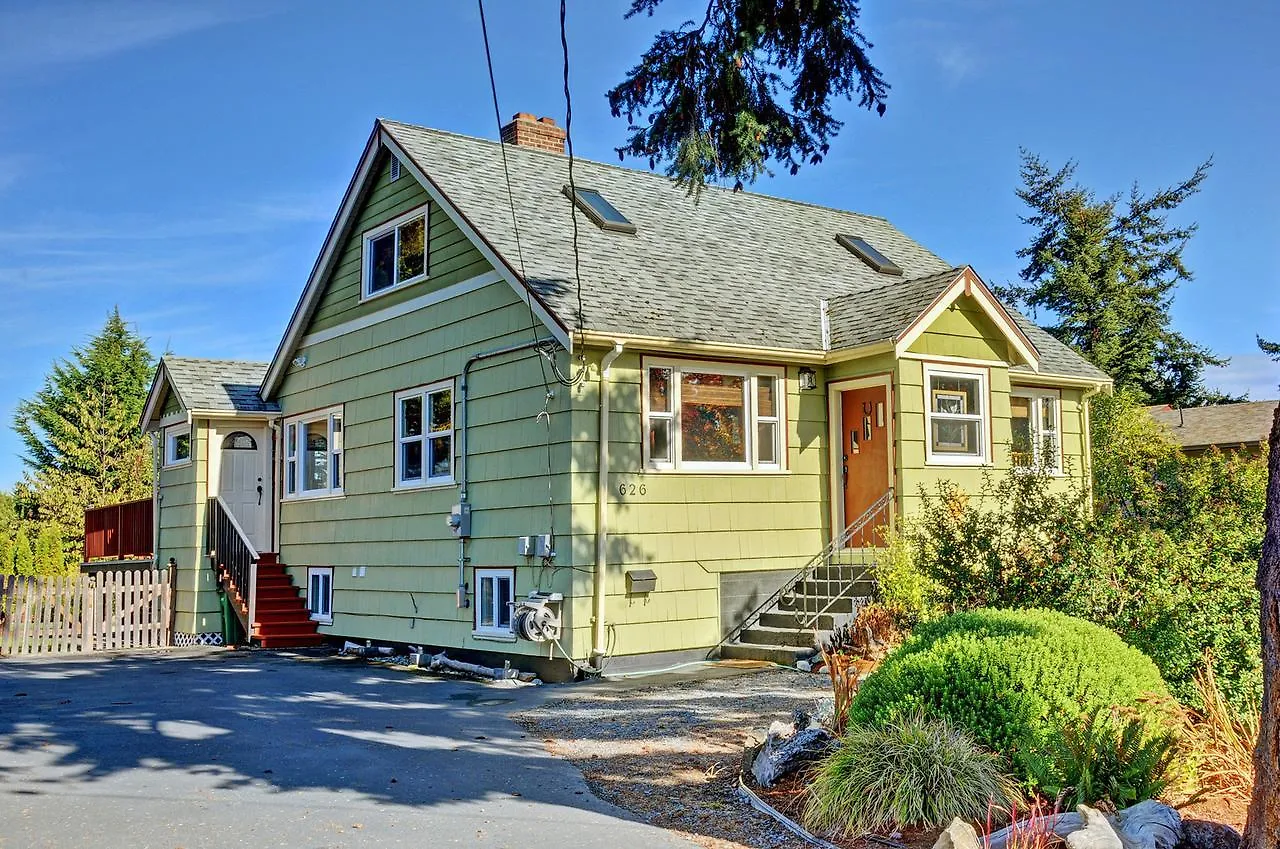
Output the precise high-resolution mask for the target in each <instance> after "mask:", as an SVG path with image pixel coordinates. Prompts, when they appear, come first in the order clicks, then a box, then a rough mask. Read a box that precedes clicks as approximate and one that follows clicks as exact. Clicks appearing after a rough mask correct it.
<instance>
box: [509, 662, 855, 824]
mask: <svg viewBox="0 0 1280 849" xmlns="http://www.w3.org/2000/svg"><path fill="white" fill-rule="evenodd" d="M829 693H830V682H829V680H828V679H827V677H826V676H825V675H813V674H810V673H804V672H798V671H796V670H792V669H780V668H766V669H761V670H758V671H751V672H743V673H739V674H734V675H732V676H729V677H717V678H711V679H705V678H704V679H702V680H684V681H680V682H677V683H668V684H662V685H645V684H643V683H639V682H627V683H622V682H603V683H600V684H594V685H588V686H583V687H580V688H577V689H576V690H575V691H574V692H573V695H572V696H570V697H568V698H565V699H561V700H558V701H553V702H547V703H544V704H543V705H541V706H539V707H537V708H535V709H532V710H529V711H526V712H524V713H522V714H519V715H517V716H515V717H513V718H514V719H515V721H516V722H518V723H519V724H521V725H522V726H524V727H525V728H528V729H529V730H530V731H531V732H532V733H534V734H537V735H539V736H540V737H542V738H543V741H544V743H545V745H546V746H547V749H548V750H549V751H550V752H551V753H552V754H555V755H558V756H560V757H563V758H567V759H568V760H570V761H572V762H573V763H574V764H575V765H577V766H578V768H579V769H581V770H582V772H583V775H584V776H585V777H586V779H587V782H588V783H589V784H590V785H591V788H592V790H594V791H595V792H596V793H597V794H598V795H599V796H600V797H601V798H603V799H606V800H608V801H610V802H612V803H613V804H615V805H618V806H620V807H622V808H626V809H627V810H630V811H632V812H634V813H635V814H636V815H637V816H639V817H640V818H641V819H644V820H646V821H648V822H650V823H652V824H654V825H660V826H662V827H664V828H669V829H672V830H674V831H676V832H679V833H680V834H681V835H683V836H684V837H687V838H689V839H691V840H694V841H696V842H697V843H699V844H701V845H703V846H707V847H711V849H737V848H738V847H768V849H801V848H802V847H807V844H805V843H803V842H802V841H800V840H799V839H798V838H796V837H795V836H794V835H792V834H790V833H788V832H787V831H786V830H785V829H783V828H782V827H781V826H779V825H778V824H777V823H776V822H774V821H773V820H772V819H770V818H769V817H767V816H765V815H764V814H761V813H759V812H758V811H755V810H754V809H752V808H751V807H750V806H749V805H748V804H747V803H746V802H745V801H744V800H743V799H742V798H741V797H740V796H739V795H738V793H737V786H738V769H739V766H740V765H741V762H742V752H743V746H744V744H745V742H746V739H747V737H748V736H750V735H753V734H762V732H763V731H764V729H765V728H767V727H768V725H769V723H770V722H772V721H773V720H775V719H787V718H789V717H790V715H791V711H792V710H793V709H794V708H796V707H804V708H805V709H807V710H813V708H814V706H815V705H816V703H817V701H818V699H819V698H821V697H823V696H826V695H829Z"/></svg>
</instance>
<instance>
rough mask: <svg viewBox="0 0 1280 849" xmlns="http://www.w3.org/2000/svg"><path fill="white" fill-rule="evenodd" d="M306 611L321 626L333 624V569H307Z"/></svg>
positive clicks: (328, 567) (325, 567) (321, 567)
mask: <svg viewBox="0 0 1280 849" xmlns="http://www.w3.org/2000/svg"><path fill="white" fill-rule="evenodd" d="M307 610H308V611H309V612H310V614H311V618H312V619H313V620H314V621H316V622H319V623H321V624H323V625H332V624H333V567H332V566H311V567H308V568H307Z"/></svg>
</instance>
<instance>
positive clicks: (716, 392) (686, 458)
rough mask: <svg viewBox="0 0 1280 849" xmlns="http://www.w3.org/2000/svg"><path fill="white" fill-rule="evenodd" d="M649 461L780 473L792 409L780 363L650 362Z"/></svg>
mask: <svg viewBox="0 0 1280 849" xmlns="http://www.w3.org/2000/svg"><path fill="white" fill-rule="evenodd" d="M643 382H644V387H643V392H644V401H645V403H644V419H645V443H644V444H645V457H644V459H645V465H646V466H647V467H648V468H652V469H680V470H685V471H735V470H753V469H754V470H762V471H776V470H780V469H781V468H782V467H783V462H782V457H783V455H784V450H785V442H784V439H783V432H784V425H785V423H786V420H787V419H786V415H785V412H784V408H783V400H784V397H785V395H786V390H785V387H786V381H785V379H784V372H783V371H782V369H780V368H770V367H760V366H738V365H728V364H720V363H700V362H674V361H660V360H646V361H645V364H644V377H643Z"/></svg>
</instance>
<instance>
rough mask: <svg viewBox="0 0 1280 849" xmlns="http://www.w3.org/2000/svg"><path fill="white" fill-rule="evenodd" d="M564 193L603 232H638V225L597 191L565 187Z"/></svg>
mask: <svg viewBox="0 0 1280 849" xmlns="http://www.w3.org/2000/svg"><path fill="white" fill-rule="evenodd" d="M564 193H565V196H566V197H569V198H572V199H573V202H574V203H575V204H577V206H578V209H581V210H582V211H583V212H585V213H586V214H587V217H588V218H590V219H591V220H592V221H594V222H595V224H596V226H597V227H599V228H600V229H601V230H613V231H615V232H618V233H635V232H636V225H634V224H632V223H631V222H630V221H628V220H627V216H625V215H623V214H622V213H621V212H619V211H618V209H617V207H615V206H614V205H613V204H611V203H609V201H607V200H605V197H604V195H602V194H600V192H598V191H596V190H595V189H584V188H582V187H581V186H579V187H578V188H577V189H576V190H574V189H572V188H570V187H569V186H565V187H564Z"/></svg>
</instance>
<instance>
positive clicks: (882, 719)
mask: <svg viewBox="0 0 1280 849" xmlns="http://www.w3.org/2000/svg"><path fill="white" fill-rule="evenodd" d="M1168 695H1169V691H1168V689H1167V687H1166V686H1165V683H1164V680H1163V679H1162V678H1161V677H1160V672H1159V671H1158V670H1157V669H1156V666H1155V664H1154V663H1153V662H1152V661H1151V659H1150V658H1149V657H1147V656H1146V655H1144V654H1143V653H1142V652H1140V651H1138V650H1137V649H1135V648H1133V647H1132V646H1129V645H1127V644H1126V643H1125V642H1124V641H1123V640H1121V639H1120V638H1119V637H1118V636H1116V635H1115V634H1114V633H1112V632H1111V631H1108V630H1107V629H1105V628H1103V627H1101V626H1099V625H1094V624H1092V623H1090V622H1086V621H1084V620H1083V619H1076V618H1074V617H1071V616H1066V615H1065V614H1062V613H1055V612H1053V611H1049V610H991V609H980V610H974V611H970V612H966V613H956V614H953V615H951V616H947V617H945V618H943V619H939V620H937V621H935V622H931V623H929V624H926V625H921V626H919V627H918V628H916V630H915V633H914V634H912V636H911V638H910V639H909V640H907V641H906V642H905V643H904V644H903V645H902V646H901V647H900V648H898V649H897V650H896V651H894V652H893V653H891V654H890V655H889V657H887V658H886V659H885V661H884V663H883V664H881V665H880V668H879V669H877V670H876V671H875V672H873V673H872V674H871V675H870V676H869V677H868V678H867V680H866V681H865V682H864V683H863V684H862V687H861V688H860V689H859V690H858V695H857V697H856V698H855V699H854V701H853V704H852V705H851V706H850V708H849V720H850V722H851V723H853V724H857V725H863V724H870V725H886V724H888V723H891V722H895V721H899V720H901V719H903V718H905V717H909V716H917V715H923V716H927V717H934V718H939V719H947V720H950V721H951V722H954V723H955V724H956V725H959V726H960V727H961V728H964V729H966V730H967V731H969V733H971V734H972V735H973V736H974V738H975V739H976V740H977V741H978V742H979V743H981V744H982V745H984V746H987V747H989V748H991V749H993V750H995V751H997V752H1000V753H1001V754H1004V755H1005V756H1007V757H1008V758H1009V759H1010V760H1011V761H1012V763H1013V765H1014V767H1015V769H1016V771H1017V772H1018V773H1019V774H1020V775H1021V776H1022V777H1024V778H1027V779H1031V777H1032V776H1031V773H1030V769H1029V767H1030V765H1031V763H1032V757H1033V753H1034V752H1036V751H1038V750H1042V749H1043V747H1044V746H1043V744H1044V742H1045V741H1046V740H1048V739H1049V738H1050V736H1051V735H1054V734H1057V733H1059V730H1060V729H1061V728H1062V727H1063V725H1064V723H1067V722H1070V721H1072V720H1075V719H1076V718H1078V717H1079V716H1080V715H1081V714H1083V713H1088V712H1092V711H1097V710H1105V709H1108V708H1112V707H1121V708H1131V709H1133V710H1135V711H1136V712H1137V713H1138V714H1139V715H1140V716H1143V717H1147V718H1148V719H1149V720H1152V721H1157V720H1156V717H1157V715H1158V714H1159V713H1160V712H1161V711H1162V710H1163V705H1162V704H1161V702H1162V701H1165V702H1166V703H1167V698H1168ZM1152 697H1160V698H1152Z"/></svg>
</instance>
